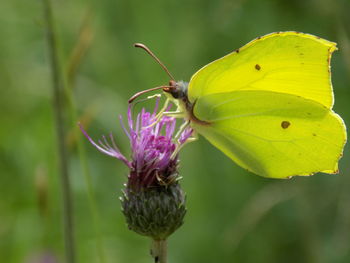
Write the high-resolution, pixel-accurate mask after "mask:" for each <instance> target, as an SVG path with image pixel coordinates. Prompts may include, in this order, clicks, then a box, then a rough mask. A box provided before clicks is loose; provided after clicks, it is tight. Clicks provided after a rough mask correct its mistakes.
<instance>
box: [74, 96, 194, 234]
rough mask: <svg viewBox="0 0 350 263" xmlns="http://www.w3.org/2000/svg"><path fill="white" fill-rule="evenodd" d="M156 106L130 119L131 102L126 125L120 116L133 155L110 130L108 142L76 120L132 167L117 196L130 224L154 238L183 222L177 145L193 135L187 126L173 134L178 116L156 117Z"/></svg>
mask: <svg viewBox="0 0 350 263" xmlns="http://www.w3.org/2000/svg"><path fill="white" fill-rule="evenodd" d="M157 105H158V102H157ZM156 112H157V106H156V107H155V110H154V112H153V113H150V112H147V111H145V110H144V109H142V110H141V112H140V113H139V114H138V115H137V117H136V120H133V118H132V111H131V107H129V109H128V118H127V119H128V122H127V123H128V125H127V128H126V127H125V126H124V124H123V122H122V118H120V121H121V125H122V127H123V129H124V131H125V134H126V135H127V137H128V138H129V141H130V146H131V160H128V159H127V158H126V157H125V156H124V155H123V154H122V153H121V152H120V150H119V149H118V147H117V146H116V144H115V142H114V139H113V136H112V134H110V135H109V140H110V142H108V140H107V138H106V137H105V136H102V140H99V141H98V143H96V142H94V141H93V140H92V139H91V137H90V136H89V135H88V134H87V132H86V131H85V130H84V129H83V127H82V126H81V125H79V126H80V129H81V131H82V132H83V133H84V135H85V136H86V137H87V138H88V140H89V141H90V142H91V143H92V144H93V145H94V146H95V147H96V148H97V149H98V150H99V151H101V152H102V153H104V154H106V155H109V156H112V157H115V158H117V159H119V160H121V161H122V162H124V163H125V164H126V165H127V166H128V167H129V168H130V173H129V176H128V182H127V184H126V189H125V191H124V192H123V196H122V197H121V198H120V199H121V203H122V211H123V213H124V215H125V218H126V221H127V224H128V226H129V228H130V229H132V230H133V231H135V232H137V233H139V234H141V235H146V236H149V237H152V238H153V239H154V240H162V239H166V238H167V237H168V236H169V235H170V234H172V233H173V232H174V231H175V230H176V229H178V228H179V227H180V226H181V225H182V223H183V218H184V216H185V214H186V208H185V194H184V193H183V191H182V189H181V187H180V184H179V183H178V178H179V175H178V171H177V167H178V162H179V160H178V151H179V149H180V148H181V146H183V145H184V144H185V143H186V141H187V140H188V139H189V138H190V137H191V135H192V129H191V128H189V127H187V128H185V129H184V130H183V131H182V130H180V132H177V133H179V134H176V135H175V130H176V119H175V118H172V117H168V116H160V117H159V116H157V114H156Z"/></svg>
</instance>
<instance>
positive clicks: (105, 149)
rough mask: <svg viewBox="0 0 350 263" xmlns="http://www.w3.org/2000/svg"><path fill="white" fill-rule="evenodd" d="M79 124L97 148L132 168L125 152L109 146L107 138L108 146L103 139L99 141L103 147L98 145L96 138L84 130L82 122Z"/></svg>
mask: <svg viewBox="0 0 350 263" xmlns="http://www.w3.org/2000/svg"><path fill="white" fill-rule="evenodd" d="M78 125H79V127H80V130H81V132H82V133H83V134H84V136H85V137H86V138H87V139H88V140H89V142H90V143H91V144H92V145H93V146H95V147H96V148H97V150H99V151H100V152H102V153H104V154H106V155H108V156H111V157H114V158H117V159H119V160H121V161H123V162H124V163H125V164H126V165H127V166H128V167H129V168H131V164H130V162H129V161H128V160H127V159H126V158H125V157H124V155H123V154H121V152H120V151H119V150H118V149H113V148H112V147H110V146H109V147H107V146H108V143H107V141H106V140H105V142H106V143H107V146H106V145H104V144H103V143H101V141H99V142H100V144H101V145H102V146H103V147H101V146H100V145H98V144H97V143H95V142H94V140H93V139H92V138H91V137H90V136H89V135H88V134H87V132H86V131H85V130H84V128H83V126H82V125H81V124H80V123H78ZM103 137H104V136H103ZM104 138H105V137H104Z"/></svg>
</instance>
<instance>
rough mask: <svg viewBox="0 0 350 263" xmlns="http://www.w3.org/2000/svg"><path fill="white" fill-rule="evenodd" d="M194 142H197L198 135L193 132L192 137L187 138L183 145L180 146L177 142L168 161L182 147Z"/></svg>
mask: <svg viewBox="0 0 350 263" xmlns="http://www.w3.org/2000/svg"><path fill="white" fill-rule="evenodd" d="M196 140H198V134H197V133H196V132H195V131H193V133H192V136H191V137H189V138H188V139H187V140H186V141H185V142H184V143H183V144H180V143H179V142H177V144H176V148H175V151H174V152H173V153H172V155H171V157H170V159H172V158H175V156H176V155H177V154H178V153H179V151H180V150H181V149H182V147H184V146H185V145H186V144H188V143H190V142H194V141H196Z"/></svg>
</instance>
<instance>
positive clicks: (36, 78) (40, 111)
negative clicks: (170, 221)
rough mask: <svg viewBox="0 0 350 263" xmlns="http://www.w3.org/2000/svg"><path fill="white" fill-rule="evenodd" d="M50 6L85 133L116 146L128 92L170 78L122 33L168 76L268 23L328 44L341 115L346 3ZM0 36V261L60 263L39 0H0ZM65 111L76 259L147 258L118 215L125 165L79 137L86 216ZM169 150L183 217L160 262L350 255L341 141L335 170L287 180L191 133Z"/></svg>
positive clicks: (347, 116)
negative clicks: (332, 47) (173, 152)
mask: <svg viewBox="0 0 350 263" xmlns="http://www.w3.org/2000/svg"><path fill="white" fill-rule="evenodd" d="M53 2H54V3H53V7H54V13H55V18H56V26H57V32H58V37H59V42H60V46H59V48H60V55H61V60H62V65H63V68H64V72H68V73H67V75H68V77H67V81H68V83H69V84H70V85H69V87H68V88H69V89H70V90H72V91H73V93H74V99H73V101H74V104H75V106H76V110H77V112H76V114H77V116H78V119H79V120H81V121H83V122H84V125H85V127H86V128H87V129H88V130H89V133H90V134H91V135H92V136H93V137H94V138H97V137H100V136H101V135H102V134H103V133H104V134H107V133H108V132H110V131H113V133H114V134H115V135H116V140H117V143H118V145H119V146H120V148H121V149H122V151H123V152H124V153H126V154H128V153H129V152H128V150H129V149H128V147H129V146H128V141H127V140H126V137H125V136H124V134H123V132H122V129H121V127H120V126H119V124H118V121H117V120H118V115H119V114H123V115H124V114H125V112H126V108H127V99H128V98H129V97H130V96H131V95H133V94H134V93H136V92H137V91H140V90H143V89H146V88H151V87H155V86H159V85H161V84H166V83H167V82H168V77H167V76H166V75H165V74H164V73H163V72H162V70H161V68H160V67H159V66H158V65H156V64H155V63H154V61H152V60H151V59H150V57H148V56H147V55H145V54H144V53H143V52H141V50H137V49H135V48H133V47H132V44H133V43H134V42H143V43H145V44H147V45H148V46H149V47H151V48H152V50H153V51H154V52H155V53H156V54H157V55H158V56H159V57H160V58H161V59H162V60H163V62H164V63H165V64H166V65H167V66H168V68H169V70H170V71H171V72H172V74H173V75H175V77H176V78H178V79H183V80H189V78H190V77H191V75H192V74H193V73H194V72H195V71H196V70H198V69H199V68H200V67H202V66H203V65H205V64H207V63H208V62H211V61H213V60H214V59H216V58H219V57H221V56H223V55H225V54H227V53H229V52H231V51H233V50H234V49H236V48H238V47H240V46H242V45H243V44H245V43H247V42H248V41H250V40H252V39H253V38H255V37H258V36H262V35H264V34H266V33H270V32H273V31H283V30H297V31H302V32H307V33H312V34H314V35H317V36H320V37H323V38H326V39H328V40H331V41H335V42H337V43H338V46H339V51H337V52H336V53H335V54H334V56H333V59H332V71H333V74H332V79H333V85H334V92H335V106H334V109H335V111H336V112H337V113H339V114H340V115H341V116H342V117H343V119H344V121H345V123H347V124H349V123H350V107H349V104H350V89H349V83H350V78H349V76H350V27H349V25H350V16H349V13H350V1H348V0H337V1H335V0H311V1H305V0H296V1H283V0H270V1H260V0H237V1H223V0H220V1H210V0H202V1H199V0H197V1H180V0H177V1H176V0H173V1H164V0H156V1H128V0H123V1H122V0H119V1H118V0H99V1H98V0H90V1H83V0H76V1H67V0H61V1H53ZM0 36H1V41H0V89H1V93H0V117H1V119H0V121H1V126H0V171H1V175H0V262H6V263H17V262H29V263H31V262H38V263H39V262H64V244H63V234H62V232H63V231H62V207H61V190H60V180H59V176H58V162H57V154H56V133H55V129H54V125H53V123H54V119H53V110H52V109H53V107H52V87H51V76H50V68H49V60H48V55H47V54H48V52H47V43H46V39H45V21H44V19H43V7H42V2H41V1H19V0H12V1H1V3H0ZM69 108H70V107H69V103H65V120H66V131H67V135H66V143H67V147H68V149H69V155H68V158H69V171H70V179H71V183H72V191H73V201H74V222H75V233H74V234H75V239H76V253H77V262H101V263H109V262H110V263H111V262H114V263H116V262H134V263H142V262H152V259H151V258H150V256H149V245H150V244H149V243H150V242H149V240H147V238H144V237H141V236H138V235H136V234H134V233H133V232H131V231H129V230H128V229H127V227H126V225H125V221H124V218H123V215H122V213H121V211H120V202H119V200H118V197H119V195H120V193H121V189H122V188H123V183H125V181H126V175H127V172H128V171H127V168H126V167H124V165H123V164H122V163H121V162H119V161H117V160H116V159H113V158H109V157H107V156H104V155H102V154H101V153H99V152H98V151H97V150H96V149H95V148H93V147H92V146H91V145H90V144H89V143H88V142H87V140H85V139H83V138H81V137H80V140H81V142H82V143H83V146H84V148H85V152H86V158H87V160H88V165H87V166H88V168H89V171H90V175H91V180H92V191H93V192H94V195H95V203H96V207H97V213H98V217H99V222H97V223H96V220H94V219H93V218H94V216H93V213H92V210H91V205H90V201H89V195H88V191H87V183H86V180H85V179H84V178H85V177H84V175H83V169H82V165H81V162H80V158H79V155H78V151H77V141H78V138H77V136H75V134H76V133H75V131H76V125H75V123H76V122H77V119H74V118H73V119H72V111H71V110H69ZM180 157H181V174H182V176H183V180H182V186H183V188H184V189H185V191H186V192H187V202H188V214H187V216H186V221H185V224H184V225H183V227H182V228H181V229H179V230H178V231H177V232H176V233H175V234H174V235H173V236H172V237H171V238H170V240H169V258H170V259H169V261H170V262H173V263H175V262H311V263H313V262H315V263H316V262H325V263H326V262H332V263H333V262H335V263H338V262H339V263H340V262H350V151H349V144H348V145H347V146H346V148H345V152H344V157H343V158H342V159H341V161H340V174H339V175H324V174H318V175H315V176H312V177H309V178H293V179H291V180H268V179H264V178H261V177H258V176H255V175H253V174H249V173H248V172H246V171H245V170H243V169H241V168H239V167H238V166H237V165H235V164H234V163H232V162H231V161H230V160H229V159H228V158H227V157H225V156H224V155H223V154H222V153H221V152H219V151H218V150H217V149H215V148H214V147H212V146H211V145H210V144H209V143H208V142H206V141H205V140H204V139H203V138H201V139H200V140H199V141H197V142H195V143H192V144H191V145H189V146H187V147H185V148H184V150H183V151H182V153H181V156H180ZM98 236H99V237H100V240H101V244H102V246H103V254H104V257H105V261H104V262H102V261H100V257H99V256H98V253H97V251H98V250H97V244H98V238H97V237H98ZM45 258H46V259H45ZM50 258H55V260H56V261H48V260H49V259H50ZM44 260H47V261H44Z"/></svg>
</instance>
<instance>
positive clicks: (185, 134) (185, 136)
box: [178, 127, 193, 144]
mask: <svg viewBox="0 0 350 263" xmlns="http://www.w3.org/2000/svg"><path fill="white" fill-rule="evenodd" d="M192 133H193V129H192V128H190V127H187V128H186V129H185V130H184V131H183V132H182V133H181V135H180V138H179V140H178V141H179V143H180V144H184V143H185V142H186V141H187V139H188V138H190V137H191V135H192Z"/></svg>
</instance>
